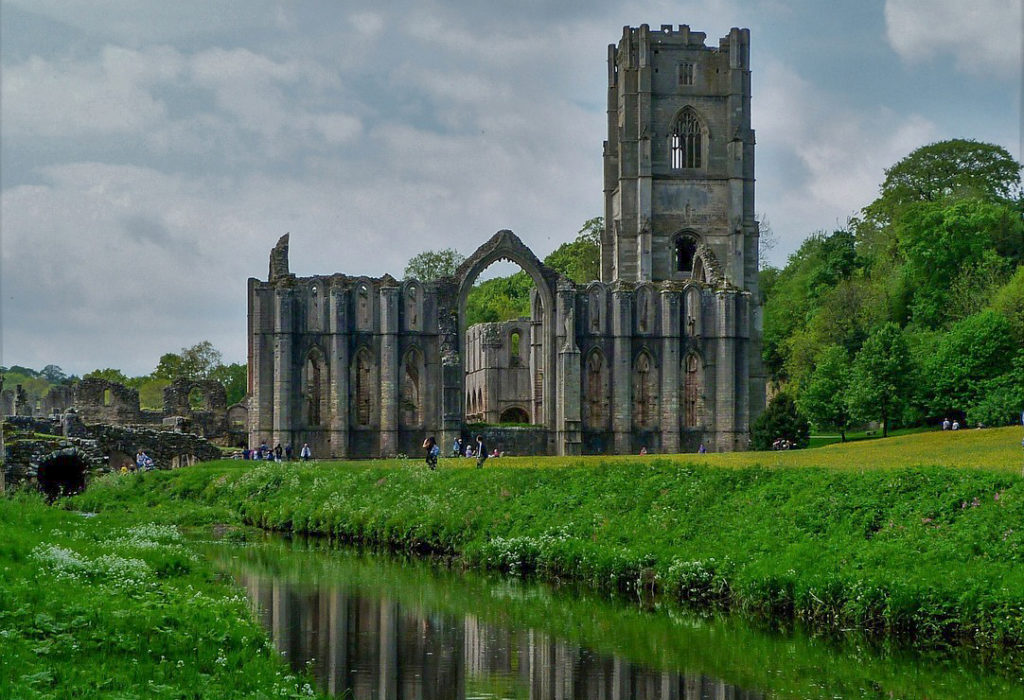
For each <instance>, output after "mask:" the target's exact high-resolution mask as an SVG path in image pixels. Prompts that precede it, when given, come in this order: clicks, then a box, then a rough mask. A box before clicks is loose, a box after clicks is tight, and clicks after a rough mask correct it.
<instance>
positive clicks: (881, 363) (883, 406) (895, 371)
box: [848, 323, 914, 437]
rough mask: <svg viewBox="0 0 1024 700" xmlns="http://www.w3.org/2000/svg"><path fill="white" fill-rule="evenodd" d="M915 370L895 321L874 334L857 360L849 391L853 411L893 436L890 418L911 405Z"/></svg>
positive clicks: (904, 339) (865, 342)
mask: <svg viewBox="0 0 1024 700" xmlns="http://www.w3.org/2000/svg"><path fill="white" fill-rule="evenodd" d="M913 386H914V372H913V366H912V363H911V360H910V350H909V348H908V346H907V341H906V338H904V337H903V332H902V331H901V330H900V327H899V326H897V325H896V324H895V323H886V324H884V325H883V326H881V327H880V328H879V329H878V330H876V331H875V332H874V333H872V334H871V335H870V336H869V337H868V339H867V340H866V341H864V346H863V347H862V348H861V349H860V352H858V353H857V357H856V359H854V361H853V372H852V376H851V378H850V389H849V392H848V397H849V403H850V413H851V415H853V416H854V417H857V418H861V419H862V420H878V421H881V423H882V436H883V437H885V436H888V435H889V421H890V420H891V419H892V418H894V417H895V416H897V415H898V414H899V412H900V411H901V410H903V409H904V408H905V407H907V406H908V405H909V404H910V395H911V391H912V389H913Z"/></svg>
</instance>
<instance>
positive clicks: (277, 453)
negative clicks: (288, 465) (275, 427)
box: [274, 443, 284, 462]
mask: <svg viewBox="0 0 1024 700" xmlns="http://www.w3.org/2000/svg"><path fill="white" fill-rule="evenodd" d="M282 457H284V448H283V447H281V443H277V444H276V445H274V461H275V462H280V461H281V458H282Z"/></svg>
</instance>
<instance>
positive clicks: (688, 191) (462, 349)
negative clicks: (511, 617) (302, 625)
mask: <svg viewBox="0 0 1024 700" xmlns="http://www.w3.org/2000/svg"><path fill="white" fill-rule="evenodd" d="M704 39H705V35H704V34H703V33H700V32H691V31H690V29H689V27H687V26H685V25H681V26H679V27H678V28H673V27H672V26H669V25H665V26H662V28H661V30H660V31H659V30H655V31H651V30H650V29H649V28H648V27H647V26H646V25H642V26H641V27H639V28H629V27H627V28H625V30H624V32H623V36H622V39H621V40H620V41H619V44H618V46H610V47H609V58H608V140H607V141H606V142H605V146H604V172H605V221H606V224H607V226H606V230H605V234H604V236H603V238H602V241H601V280H600V281H594V282H591V283H590V284H587V285H576V284H574V283H572V282H571V281H569V280H567V279H565V278H562V277H560V276H559V274H558V273H557V272H555V271H554V270H552V269H550V268H548V267H546V266H545V265H544V264H543V263H541V262H540V261H539V260H538V259H537V257H536V256H535V255H534V254H533V252H531V251H530V250H529V248H527V247H526V246H525V245H524V244H523V243H522V241H520V240H519V238H517V237H516V236H515V235H514V234H513V233H512V232H510V231H499V232H498V233H497V234H495V235H494V236H493V237H492V238H491V239H490V240H489V241H487V242H486V243H484V244H483V245H482V246H481V247H480V248H479V249H478V250H477V251H476V252H475V253H474V254H473V255H472V256H470V257H469V259H467V260H466V262H465V263H464V264H463V265H462V266H461V267H460V268H459V270H458V271H457V273H456V274H455V276H454V277H451V278H442V279H440V280H438V281H436V282H429V283H423V282H418V281H416V280H405V281H404V282H399V281H397V280H395V279H393V278H391V277H389V276H384V277H383V278H376V279H371V278H368V277H348V276H346V275H342V274H334V275H328V276H316V277H306V278H298V277H296V276H295V275H292V274H290V273H289V270H288V237H287V236H285V237H283V238H282V239H281V241H280V242H279V243H278V245H277V246H276V247H275V248H274V250H273V251H272V253H271V257H270V272H269V277H268V279H267V281H266V282H263V281H260V280H256V279H250V280H249V291H248V296H249V331H248V333H249V395H250V405H249V416H248V421H249V439H250V444H258V443H259V441H260V440H262V439H270V440H272V441H273V442H275V443H276V442H281V443H282V444H285V443H289V442H290V443H292V444H302V443H303V442H308V443H309V444H310V445H311V446H312V447H313V450H314V453H315V454H316V455H319V456H327V455H330V456H337V457H372V456H378V455H393V454H398V453H406V454H413V453H416V452H418V451H419V445H420V443H421V442H422V441H423V439H424V438H425V437H426V436H427V435H435V436H437V437H438V438H439V439H440V440H441V441H442V444H443V445H444V446H445V447H446V448H447V447H448V446H449V445H451V444H452V441H453V440H454V438H455V437H456V436H457V435H460V434H462V433H463V431H464V430H466V425H467V421H477V420H482V421H484V422H488V423H495V422H514V423H528V424H532V425H534V426H536V427H534V428H517V429H516V430H505V431H503V432H501V431H493V432H492V437H491V439H490V440H489V444H491V445H494V446H499V447H501V448H502V449H507V450H508V451H510V452H513V453H514V452H520V453H521V452H525V451H531V452H537V451H540V452H546V453H549V454H570V455H571V454H581V453H619V454H624V453H633V452H636V451H638V450H639V449H640V448H642V447H644V448H647V450H649V451H658V452H683V451H696V449H697V447H698V446H699V445H700V444H701V443H703V444H705V445H706V446H707V448H708V449H709V450H736V449H744V448H745V447H746V446H747V436H748V432H749V426H750V422H751V420H752V419H753V418H755V417H756V416H757V414H758V413H759V412H760V411H761V410H762V409H763V407H764V401H765V391H764V373H763V370H762V367H761V360H760V348H761V342H760V326H761V309H760V300H759V290H758V270H757V257H758V256H757V251H758V227H757V222H756V221H755V220H754V132H753V130H752V129H751V126H750V67H749V55H750V54H749V32H748V31H747V30H745V29H744V30H741V29H733V30H731V31H730V32H729V35H728V36H726V37H724V38H723V39H721V40H720V41H719V43H718V46H712V47H708V46H705V45H704ZM497 260H511V261H513V262H515V263H518V264H519V265H520V266H521V267H522V268H523V270H525V271H526V272H527V274H529V275H530V277H531V278H532V279H533V282H534V285H535V289H534V290H533V293H532V303H531V307H532V308H531V314H530V317H529V318H528V319H523V320H521V321H516V322H511V323H508V324H490V325H489V326H488V327H486V328H471V329H467V328H466V327H465V308H466V297H467V295H468V293H469V290H470V288H471V287H472V286H473V284H474V282H475V281H476V279H477V277H478V276H479V274H480V273H481V272H482V271H483V270H484V269H485V268H486V267H487V266H489V265H490V264H491V263H493V262H495V261H497ZM467 373H468V374H467Z"/></svg>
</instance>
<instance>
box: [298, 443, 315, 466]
mask: <svg viewBox="0 0 1024 700" xmlns="http://www.w3.org/2000/svg"><path fill="white" fill-rule="evenodd" d="M299 456H300V457H302V461H303V462H308V461H309V458H310V457H312V456H313V450H311V449H309V443H308V442H304V443H302V449H301V450H300V451H299Z"/></svg>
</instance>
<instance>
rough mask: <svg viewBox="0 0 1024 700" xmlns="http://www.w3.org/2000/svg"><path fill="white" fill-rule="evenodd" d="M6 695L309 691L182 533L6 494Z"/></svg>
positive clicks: (2, 613)
mask: <svg viewBox="0 0 1024 700" xmlns="http://www.w3.org/2000/svg"><path fill="white" fill-rule="evenodd" d="M0 533H2V536H0V698H19V699H20V698H25V699H28V698H69V697H76V698H97V697H104V698H139V697H146V698H235V697H271V696H274V697H292V698H295V697H309V696H314V695H316V692H315V691H314V690H313V687H312V685H311V684H310V683H309V682H308V679H306V678H299V677H296V676H294V675H292V674H291V673H290V672H289V671H288V669H287V665H286V664H285V663H284V662H283V661H282V660H281V659H280V657H279V656H278V655H277V653H276V651H275V650H274V648H273V646H272V645H271V644H270V641H269V639H268V638H267V636H266V634H265V632H264V631H263V629H262V628H260V626H259V625H258V624H257V623H256V621H255V619H254V618H253V616H252V614H251V612H250V610H249V607H248V602H247V600H246V598H245V596H244V595H242V594H241V593H240V592H239V591H238V590H237V589H236V588H234V587H233V586H231V585H230V584H229V583H228V582H226V581H224V580H221V577H220V576H219V575H218V574H217V573H216V571H215V570H214V568H213V567H212V566H211V564H210V563H208V562H207V561H205V560H204V559H202V558H200V557H198V556H197V555H196V554H195V553H194V551H192V549H191V548H190V547H189V546H187V544H186V543H185V542H184V540H183V539H182V536H181V534H180V533H179V531H178V530H177V529H176V528H175V527H173V526H169V525H167V524H164V523H156V522H152V521H150V520H146V519H145V518H139V517H137V516H135V515H130V514H128V513H126V512H123V511H122V512H119V513H117V514H116V516H115V517H105V516H102V515H100V516H98V517H94V518H85V517H83V516H82V515H79V514H76V513H71V512H67V511H63V510H60V509H57V508H50V507H47V506H46V505H45V504H44V503H43V502H42V499H41V498H39V497H37V496H35V495H31V496H26V495H22V496H18V497H15V498H0Z"/></svg>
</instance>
